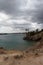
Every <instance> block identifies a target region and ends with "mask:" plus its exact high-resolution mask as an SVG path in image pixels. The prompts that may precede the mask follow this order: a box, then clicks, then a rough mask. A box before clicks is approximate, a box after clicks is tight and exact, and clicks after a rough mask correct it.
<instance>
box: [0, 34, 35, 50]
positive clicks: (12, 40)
mask: <svg viewBox="0 0 43 65" xmlns="http://www.w3.org/2000/svg"><path fill="white" fill-rule="evenodd" d="M23 37H24V34H8V35H0V47H4V48H5V49H15V50H25V49H27V48H28V47H30V46H32V45H33V44H34V42H32V41H26V40H23Z"/></svg>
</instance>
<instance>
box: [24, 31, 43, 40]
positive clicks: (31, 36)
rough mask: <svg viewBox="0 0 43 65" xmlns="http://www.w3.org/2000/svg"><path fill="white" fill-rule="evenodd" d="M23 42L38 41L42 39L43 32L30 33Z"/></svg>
mask: <svg viewBox="0 0 43 65" xmlns="http://www.w3.org/2000/svg"><path fill="white" fill-rule="evenodd" d="M23 39H24V40H32V41H40V40H41V39H43V31H38V32H35V31H32V32H28V33H26V36H25V37H24V38H23Z"/></svg>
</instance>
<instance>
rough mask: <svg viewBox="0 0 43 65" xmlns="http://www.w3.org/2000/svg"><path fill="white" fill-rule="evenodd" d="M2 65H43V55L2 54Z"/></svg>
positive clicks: (0, 62) (0, 63)
mask: <svg viewBox="0 0 43 65" xmlns="http://www.w3.org/2000/svg"><path fill="white" fill-rule="evenodd" d="M0 65H43V53H39V54H38V55H37V54H35V53H22V52H14V53H12V54H10V53H9V54H0Z"/></svg>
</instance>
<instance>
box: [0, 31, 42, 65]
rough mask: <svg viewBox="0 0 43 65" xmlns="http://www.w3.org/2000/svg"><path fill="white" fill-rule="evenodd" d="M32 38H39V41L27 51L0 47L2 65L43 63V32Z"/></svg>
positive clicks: (37, 64)
mask: <svg viewBox="0 0 43 65" xmlns="http://www.w3.org/2000/svg"><path fill="white" fill-rule="evenodd" d="M39 38H40V39H39ZM29 39H30V38H28V40H29ZM31 39H32V40H33V39H34V40H36V39H37V42H36V44H35V45H34V46H32V47H31V48H28V49H26V50H25V51H17V50H6V49H4V48H3V47H0V65H43V32H40V33H38V34H35V35H33V36H32V37H31Z"/></svg>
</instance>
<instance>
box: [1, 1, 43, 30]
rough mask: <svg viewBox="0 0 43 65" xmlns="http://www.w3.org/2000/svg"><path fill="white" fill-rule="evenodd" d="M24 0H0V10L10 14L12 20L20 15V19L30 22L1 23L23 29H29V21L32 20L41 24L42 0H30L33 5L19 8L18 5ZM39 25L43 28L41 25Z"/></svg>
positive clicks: (42, 20) (42, 21)
mask: <svg viewBox="0 0 43 65" xmlns="http://www.w3.org/2000/svg"><path fill="white" fill-rule="evenodd" d="M26 1H27V0H0V12H5V13H6V14H9V15H11V16H12V18H11V19H12V20H13V19H14V20H15V19H16V20H17V19H19V18H20V17H21V19H24V20H26V23H27V22H30V24H29V23H28V24H25V23H24V24H22V25H21V24H17V23H15V22H14V23H13V25H9V24H8V25H7V24H6V23H3V24H1V25H4V26H11V27H12V28H14V27H15V28H19V29H25V28H26V27H28V28H29V29H30V28H31V23H33V22H34V23H37V24H42V25H43V0H30V2H32V5H33V6H31V7H30V8H28V9H25V10H22V9H20V6H24V5H25V3H26ZM22 3H23V4H24V5H23V4H22ZM28 4H29V3H28ZM41 27H42V28H43V26H41Z"/></svg>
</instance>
